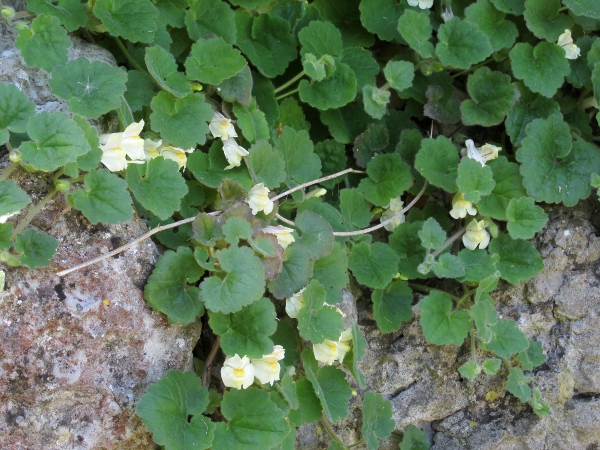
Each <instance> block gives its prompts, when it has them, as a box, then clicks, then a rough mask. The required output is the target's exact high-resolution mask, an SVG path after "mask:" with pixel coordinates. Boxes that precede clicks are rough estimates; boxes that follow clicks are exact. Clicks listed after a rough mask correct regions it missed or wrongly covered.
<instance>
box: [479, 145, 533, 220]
mask: <svg viewBox="0 0 600 450" xmlns="http://www.w3.org/2000/svg"><path fill="white" fill-rule="evenodd" d="M488 164H489V167H490V168H491V169H492V173H493V176H494V181H495V182H496V186H494V189H493V190H492V193H491V194H490V195H487V196H485V197H483V198H482V199H481V200H480V201H479V203H478V204H477V209H478V210H479V212H480V213H481V214H482V215H484V216H490V217H493V218H494V219H498V220H506V219H507V217H506V208H507V207H508V204H509V202H510V201H511V200H512V199H515V198H521V197H525V196H526V195H527V193H526V192H525V188H524V187H523V177H521V174H520V173H519V165H518V164H515V163H512V162H508V160H507V159H506V157H504V156H501V157H499V158H497V159H495V160H493V161H490V162H489V163H488Z"/></svg>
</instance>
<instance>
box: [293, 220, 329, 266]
mask: <svg viewBox="0 0 600 450" xmlns="http://www.w3.org/2000/svg"><path fill="white" fill-rule="evenodd" d="M296 227H297V228H298V229H299V230H300V232H301V233H300V238H299V239H298V240H297V244H299V245H302V246H303V247H304V248H305V249H306V250H307V251H308V254H309V256H310V258H311V259H319V258H322V257H324V256H327V255H329V254H330V253H331V250H332V249H333V229H332V228H331V225H329V222H327V221H326V220H325V219H323V218H322V217H321V216H319V215H318V214H315V213H313V212H311V211H303V212H301V213H299V214H298V215H297V216H296Z"/></svg>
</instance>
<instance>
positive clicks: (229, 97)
mask: <svg viewBox="0 0 600 450" xmlns="http://www.w3.org/2000/svg"><path fill="white" fill-rule="evenodd" d="M252 84H253V80H252V71H251V70H250V67H248V65H245V66H244V67H243V68H242V70H240V71H239V72H238V73H236V74H235V75H234V76H232V77H231V78H228V79H227V80H225V81H223V82H222V83H221V84H220V85H219V87H218V88H217V92H218V93H219V96H220V97H221V98H222V99H223V100H225V101H228V102H232V103H234V102H237V103H240V104H242V105H244V106H246V107H248V106H250V104H251V102H252ZM254 103H256V102H254ZM262 114H265V112H264V111H263V112H262ZM265 117H266V114H265ZM240 127H241V125H240ZM242 131H243V128H242Z"/></svg>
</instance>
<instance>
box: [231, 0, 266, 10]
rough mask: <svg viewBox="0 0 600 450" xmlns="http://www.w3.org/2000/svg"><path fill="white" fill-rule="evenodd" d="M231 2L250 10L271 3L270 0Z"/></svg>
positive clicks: (236, 0) (235, 0) (234, 0)
mask: <svg viewBox="0 0 600 450" xmlns="http://www.w3.org/2000/svg"><path fill="white" fill-rule="evenodd" d="M231 3H232V4H234V5H235V6H241V7H242V8H244V9H247V10H249V11H250V10H253V9H256V8H258V7H259V6H263V5H265V4H266V3H269V0H231Z"/></svg>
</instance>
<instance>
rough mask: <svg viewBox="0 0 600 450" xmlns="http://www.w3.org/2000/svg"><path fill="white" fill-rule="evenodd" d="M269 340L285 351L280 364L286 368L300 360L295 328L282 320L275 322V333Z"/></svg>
mask: <svg viewBox="0 0 600 450" xmlns="http://www.w3.org/2000/svg"><path fill="white" fill-rule="evenodd" d="M271 339H272V340H273V342H277V343H278V344H279V345H281V346H282V347H283V348H284V349H285V357H284V358H283V360H282V363H281V364H283V365H284V366H286V367H288V366H292V365H294V364H295V363H296V361H298V360H299V359H300V355H299V354H298V349H299V348H300V344H299V343H298V331H297V329H296V327H295V326H292V325H290V324H289V323H288V322H285V321H283V320H277V331H275V334H273V335H272V336H271ZM297 390H298V389H296V391H297Z"/></svg>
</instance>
